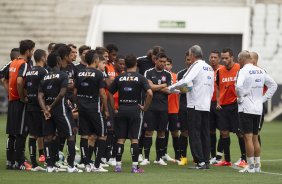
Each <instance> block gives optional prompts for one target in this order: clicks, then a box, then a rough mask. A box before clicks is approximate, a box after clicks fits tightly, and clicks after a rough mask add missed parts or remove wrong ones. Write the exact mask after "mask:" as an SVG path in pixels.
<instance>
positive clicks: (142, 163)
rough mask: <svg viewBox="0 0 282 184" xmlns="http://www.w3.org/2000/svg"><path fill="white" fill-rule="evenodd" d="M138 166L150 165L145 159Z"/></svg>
mask: <svg viewBox="0 0 282 184" xmlns="http://www.w3.org/2000/svg"><path fill="white" fill-rule="evenodd" d="M140 165H150V161H149V160H148V159H146V158H145V159H144V160H143V161H142V162H141V163H140Z"/></svg>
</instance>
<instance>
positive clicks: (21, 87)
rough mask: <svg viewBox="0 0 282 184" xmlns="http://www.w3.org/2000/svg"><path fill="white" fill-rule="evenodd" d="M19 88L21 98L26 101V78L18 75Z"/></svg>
mask: <svg viewBox="0 0 282 184" xmlns="http://www.w3.org/2000/svg"><path fill="white" fill-rule="evenodd" d="M17 90H18V93H19V97H20V100H21V101H22V102H25V95H24V79H23V78H22V77H17Z"/></svg>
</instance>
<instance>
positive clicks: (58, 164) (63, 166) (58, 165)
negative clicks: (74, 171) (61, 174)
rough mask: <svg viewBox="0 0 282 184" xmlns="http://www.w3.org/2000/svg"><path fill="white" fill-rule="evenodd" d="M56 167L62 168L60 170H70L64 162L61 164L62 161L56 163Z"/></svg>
mask: <svg viewBox="0 0 282 184" xmlns="http://www.w3.org/2000/svg"><path fill="white" fill-rule="evenodd" d="M55 166H56V167H57V168H60V169H67V168H68V166H65V165H64V164H63V162H61V161H58V162H56V163H55Z"/></svg>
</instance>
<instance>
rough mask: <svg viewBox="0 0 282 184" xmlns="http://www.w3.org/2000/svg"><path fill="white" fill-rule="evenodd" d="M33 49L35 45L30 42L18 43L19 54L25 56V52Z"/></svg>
mask: <svg viewBox="0 0 282 184" xmlns="http://www.w3.org/2000/svg"><path fill="white" fill-rule="evenodd" d="M34 47H35V43H34V42H33V41H32V40H22V41H20V47H19V48H20V54H25V52H26V51H28V50H32V49H33V48H34Z"/></svg>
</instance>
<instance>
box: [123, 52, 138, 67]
mask: <svg viewBox="0 0 282 184" xmlns="http://www.w3.org/2000/svg"><path fill="white" fill-rule="evenodd" d="M136 63H137V59H136V56H134V55H133V54H129V55H127V56H125V66H126V68H133V67H134V66H135V65H136Z"/></svg>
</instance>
